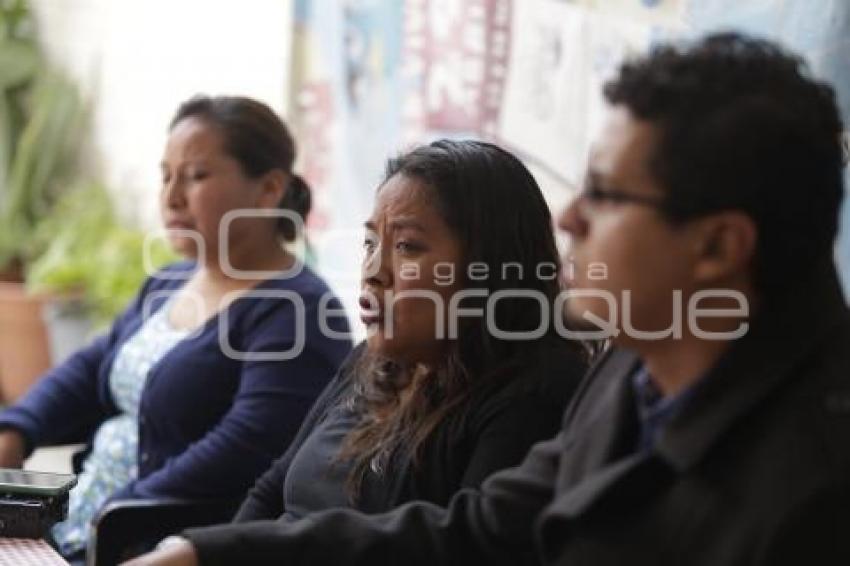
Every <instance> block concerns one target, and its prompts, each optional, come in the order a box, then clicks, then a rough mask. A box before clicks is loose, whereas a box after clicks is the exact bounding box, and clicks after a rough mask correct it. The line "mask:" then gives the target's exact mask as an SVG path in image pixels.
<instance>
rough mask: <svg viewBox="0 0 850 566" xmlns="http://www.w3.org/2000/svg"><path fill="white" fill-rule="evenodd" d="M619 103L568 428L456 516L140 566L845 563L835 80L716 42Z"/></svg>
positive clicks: (164, 556) (593, 175)
mask: <svg viewBox="0 0 850 566" xmlns="http://www.w3.org/2000/svg"><path fill="white" fill-rule="evenodd" d="M604 93H605V97H606V99H607V101H608V102H609V103H610V104H611V108H610V112H609V114H608V118H607V121H606V124H605V127H604V128H603V130H602V133H601V135H600V136H599V138H598V139H597V141H596V143H595V145H594V147H593V149H592V151H591V153H590V157H589V167H588V173H587V184H586V187H585V190H584V191H583V192H582V193H581V194H580V195H579V196H578V197H577V198H576V199H575V201H574V202H573V203H572V204H570V205H569V206H568V207H567V208H566V210H565V211H564V212H563V213H562V214H561V216H560V218H559V220H558V226H559V228H560V229H561V230H563V231H564V232H566V233H568V234H569V235H570V237H571V247H570V250H569V252H568V253H569V256H570V258H571V260H572V262H573V264H574V267H573V269H571V273H573V274H574V276H573V277H570V280H569V281H568V283H569V286H570V293H571V294H570V296H569V300H568V301H567V303H566V310H567V314H568V316H569V317H570V318H571V320H572V321H573V322H574V324H578V323H584V324H585V325H586V327H587V328H588V329H597V330H598V329H601V330H603V331H605V333H606V334H607V335H609V336H610V338H611V340H612V342H613V344H614V346H613V348H611V349H610V350H608V351H607V352H606V353H605V354H604V355H603V357H602V359H601V360H600V361H599V362H598V363H597V364H596V365H595V366H594V368H592V369H591V371H590V373H589V374H588V376H587V377H586V378H585V380H584V382H583V384H582V386H581V387H580V389H579V391H578V393H577V394H576V398H575V399H574V401H573V402H572V404H571V405H570V407H569V408H568V409H567V411H566V414H565V417H564V421H563V424H562V427H561V431H560V432H559V434H558V435H557V436H556V437H555V438H553V439H552V440H550V441H547V442H543V443H540V444H538V445H536V446H535V447H534V448H532V450H531V451H530V453H529V454H528V455H527V456H526V458H525V460H524V461H523V462H522V464H520V465H519V466H518V467H516V468H513V469H510V470H506V471H503V472H500V473H497V474H494V475H493V476H491V477H490V478H489V479H488V480H487V481H485V482H484V484H483V485H482V487H481V489H480V490H472V489H470V490H464V491H461V492H459V493H458V494H457V495H455V497H453V498H452V500H451V502H449V504H448V505H447V506H445V507H441V506H437V505H429V504H426V503H422V502H417V503H411V504H408V505H406V506H403V507H401V508H399V509H395V510H393V511H391V512H389V513H386V514H383V515H378V516H367V515H364V514H360V513H357V512H354V511H351V510H335V511H329V512H326V513H321V514H317V515H315V516H311V517H309V518H307V519H305V520H304V521H299V522H295V523H282V522H274V521H266V522H260V523H252V524H245V525H243V526H240V527H238V531H236V532H231V533H230V535H231V537H232V538H231V541H238V542H237V543H234V544H230V545H227V546H224V545H218V544H216V542H215V529H214V528H213V529H192V530H188V531H186V532H185V533H184V536H185V537H186V539H187V540H188V542H186V543H183V544H182V545H177V546H175V547H173V548H172V549H171V550H169V551H167V552H166V551H163V552H162V553H161V554H159V555H152V556H150V557H148V558H147V559H145V560H144V561H140V562H138V564H153V565H158V566H164V565H171V566H175V565H193V564H202V565H204V566H212V565H220V564H236V563H251V564H256V565H263V564H292V565H307V564H309V565H312V566H325V565H327V566H330V565H334V566H346V565H363V564H370V565H376V564H404V565H405V566H426V565H427V566H432V565H437V564H457V565H462V564H490V565H501V564H505V565H507V564H544V565H560V566H590V565H593V566H607V565H611V566H614V565H622V564H652V565H677V564H688V565H691V566H700V565H705V566H715V565H718V564H749V565H764V566H767V565H771V566H773V565H777V564H778V565H786V564H787V565H792V564H793V565H799V564H818V565H819V566H820V565H846V564H850V536H848V533H850V531H848V529H850V450H848V446H850V347H848V345H850V312H848V308H847V304H846V302H845V299H844V297H843V295H842V291H841V287H840V285H839V282H838V278H837V273H836V269H835V265H834V261H833V244H834V240H835V235H836V231H837V224H838V212H839V209H840V205H841V202H842V199H843V196H844V186H843V185H844V181H843V173H844V171H843V164H842V152H841V146H840V141H839V140H840V135H841V132H842V129H843V126H842V122H841V119H840V117H839V114H838V110H837V108H836V104H835V94H834V92H833V90H832V88H831V87H829V86H828V85H827V84H825V83H823V82H820V81H817V80H815V79H813V78H812V77H811V74H810V71H809V70H808V68H807V67H806V65H805V64H804V63H803V62H802V61H801V60H800V58H798V57H797V56H795V55H792V54H789V53H788V52H786V51H785V50H784V49H782V48H780V47H779V46H777V45H775V44H773V43H771V42H768V41H765V40H760V39H754V38H750V37H747V36H743V35H740V34H735V33H722V34H716V35H711V36H708V37H706V38H703V39H701V40H698V41H696V42H694V43H691V44H687V45H681V46H680V45H670V44H668V45H661V46H658V47H657V48H656V49H654V50H653V51H652V52H651V53H650V54H649V55H647V56H644V57H642V58H638V59H635V60H631V61H627V62H626V63H624V64H623V65H622V66H621V68H620V70H619V73H618V74H617V75H616V77H615V78H614V79H613V80H612V81H610V82H609V83H608V84H607V85H606V87H605V90H604ZM594 265H604V266H605V268H606V275H607V276H606V277H598V276H597V275H598V273H597V272H596V271H592V270H590V269H589V268H590V267H591V266H594Z"/></svg>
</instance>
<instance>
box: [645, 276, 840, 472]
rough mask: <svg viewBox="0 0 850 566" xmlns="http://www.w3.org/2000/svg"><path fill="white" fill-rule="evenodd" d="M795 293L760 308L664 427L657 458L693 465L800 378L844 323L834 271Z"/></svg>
mask: <svg viewBox="0 0 850 566" xmlns="http://www.w3.org/2000/svg"><path fill="white" fill-rule="evenodd" d="M798 289H800V291H798V292H797V293H793V294H791V293H789V294H787V295H785V301H783V302H782V303H781V304H778V303H777V302H773V303H771V304H769V305H764V306H763V308H762V310H761V312H760V313H758V314H757V315H756V317H755V318H754V320H753V323H752V325H751V327H750V330H749V332H748V333H747V335H746V336H744V337H743V338H741V339H740V340H738V341H736V342H734V343H733V344H732V345H731V346H730V348H729V349H728V350H727V351H726V353H725V354H724V355H723V356H722V357H721V358H720V360H719V361H718V363H717V364H715V366H714V368H713V369H711V370H710V371H709V373H708V374H707V375H706V376H705V377H704V379H703V380H702V382H701V383H700V386H699V388H698V389H697V390H696V391H695V392H694V395H693V396H692V398H691V399H689V400H688V404H687V406H686V407H685V408H684V410H682V411H681V412H679V413H678V414H677V415H675V416H674V417H673V418H672V419H671V420H670V422H669V423H668V425H667V426H666V427H665V429H664V431H663V432H662V434H661V436H660V438H659V441H658V443H657V445H656V452H657V453H658V455H659V456H661V457H662V458H663V459H664V460H665V461H667V462H668V463H669V464H671V465H672V466H673V467H674V468H675V469H676V470H677V471H679V472H682V471H685V470H688V469H690V468H691V467H693V466H695V465H696V464H698V463H699V461H700V460H701V459H702V458H703V457H704V456H705V454H706V453H707V452H708V451H709V450H710V449H711V447H712V446H713V445H714V444H715V442H716V441H717V440H718V439H719V438H720V437H721V436H722V435H723V434H724V433H725V432H726V431H728V430H729V428H730V427H731V426H732V425H733V423H734V422H735V421H737V420H738V419H739V418H741V417H742V416H743V415H744V414H746V413H748V412H749V411H750V410H751V409H752V408H753V407H754V406H755V405H757V404H758V403H759V402H760V401H761V400H762V399H764V398H765V397H766V396H767V395H768V394H769V393H770V392H771V391H773V390H774V389H776V388H777V387H779V386H780V385H782V384H783V383H784V382H786V381H788V380H790V379H793V378H794V377H795V376H797V375H799V374H800V365H801V364H802V363H804V361H805V359H806V357H807V355H808V354H810V353H811V352H812V350H813V349H814V348H815V347H816V345H817V344H818V343H819V342H820V341H822V340H823V337H824V336H825V335H826V334H827V333H829V332H830V331H831V330H832V329H834V328H835V326H836V325H837V324H838V323H840V322H841V321H842V320H846V319H847V306H846V304H845V302H844V297H843V295H842V293H841V289H840V286H839V283H838V280H837V277H836V275H835V271H834V270H830V273H829V274H827V276H826V277H823V278H821V279H820V281H819V282H818V283H816V284H813V285H809V286H806V287H804V288H802V289H801V286H798Z"/></svg>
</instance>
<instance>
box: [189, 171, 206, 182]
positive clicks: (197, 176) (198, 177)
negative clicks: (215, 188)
mask: <svg viewBox="0 0 850 566" xmlns="http://www.w3.org/2000/svg"><path fill="white" fill-rule="evenodd" d="M207 177H209V172H208V171H207V170H206V169H194V170H192V172H191V174H190V175H189V178H191V179H192V180H193V181H203V180H204V179H206V178H207Z"/></svg>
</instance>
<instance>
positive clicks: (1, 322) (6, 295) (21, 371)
mask: <svg viewBox="0 0 850 566" xmlns="http://www.w3.org/2000/svg"><path fill="white" fill-rule="evenodd" d="M44 300H45V299H44V298H43V297H38V296H31V295H28V294H27V292H26V289H25V288H24V285H23V284H22V283H9V282H0V396H1V397H2V400H3V403H5V404H11V403H14V402H15V401H16V400H17V399H18V398H19V397H21V396H22V395H23V394H24V393H26V391H27V389H29V388H30V386H31V385H32V384H33V383H35V382H36V380H37V379H38V378H39V377H40V376H41V375H42V374H43V373H44V372H45V371H47V370H48V369H50V365H51V360H50V348H49V345H48V339H47V329H46V327H45V324H44V318H43V316H42V309H43V305H44Z"/></svg>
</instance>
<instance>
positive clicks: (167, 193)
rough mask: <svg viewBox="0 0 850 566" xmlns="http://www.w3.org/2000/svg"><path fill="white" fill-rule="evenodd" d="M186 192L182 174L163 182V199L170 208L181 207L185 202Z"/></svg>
mask: <svg viewBox="0 0 850 566" xmlns="http://www.w3.org/2000/svg"><path fill="white" fill-rule="evenodd" d="M185 197H186V195H185V192H184V187H183V182H182V180H181V178H180V176H178V175H175V176H174V177H172V178H170V179H168V180H166V181H163V182H162V201H163V202H164V203H165V204H166V206H168V207H169V208H179V207H180V206H182V205H183V204H184V203H185Z"/></svg>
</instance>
